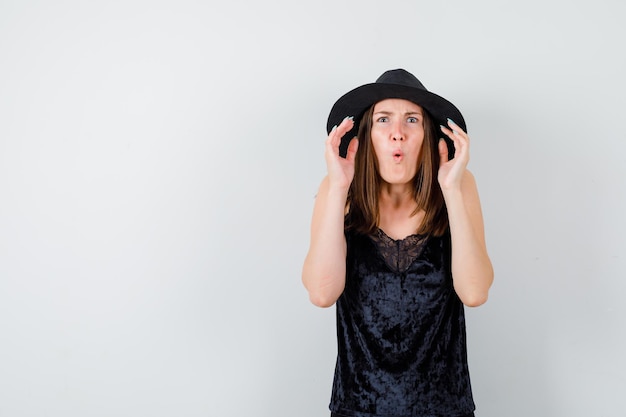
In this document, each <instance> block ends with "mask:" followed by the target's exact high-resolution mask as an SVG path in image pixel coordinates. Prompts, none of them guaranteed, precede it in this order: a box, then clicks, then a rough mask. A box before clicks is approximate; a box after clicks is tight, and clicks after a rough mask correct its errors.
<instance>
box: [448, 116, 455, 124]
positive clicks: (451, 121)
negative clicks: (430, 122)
mask: <svg viewBox="0 0 626 417" xmlns="http://www.w3.org/2000/svg"><path fill="white" fill-rule="evenodd" d="M448 123H452V124H453V125H456V123H454V120H452V119H450V118H449V117H448Z"/></svg>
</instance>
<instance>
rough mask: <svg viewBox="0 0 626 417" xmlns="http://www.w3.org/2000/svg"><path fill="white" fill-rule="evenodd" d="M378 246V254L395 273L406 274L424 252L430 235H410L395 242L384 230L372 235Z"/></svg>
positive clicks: (378, 230)
mask: <svg viewBox="0 0 626 417" xmlns="http://www.w3.org/2000/svg"><path fill="white" fill-rule="evenodd" d="M370 239H372V241H373V242H374V244H376V247H377V248H378V253H380V255H381V256H382V258H383V260H384V261H385V263H386V264H387V266H388V267H389V269H391V270H392V271H394V272H405V271H406V270H407V269H409V266H411V264H412V263H413V261H415V260H416V259H417V258H418V257H419V256H420V255H421V254H422V251H423V250H424V246H425V244H426V241H427V240H428V235H418V234H415V235H409V236H407V237H405V238H404V239H398V240H395V239H393V238H391V237H389V236H388V235H387V234H386V233H385V232H383V230H382V229H380V228H378V229H377V230H376V233H374V234H373V235H370Z"/></svg>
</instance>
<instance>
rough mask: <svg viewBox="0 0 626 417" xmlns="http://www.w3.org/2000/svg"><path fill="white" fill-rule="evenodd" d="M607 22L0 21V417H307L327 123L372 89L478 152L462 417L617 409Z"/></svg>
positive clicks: (115, 16) (326, 319)
mask: <svg viewBox="0 0 626 417" xmlns="http://www.w3.org/2000/svg"><path fill="white" fill-rule="evenodd" d="M624 4H625V3H623V2H621V1H620V0H596V1H581V0H579V1H555V0H542V1H538V0H528V1H524V2H504V1H497V0H491V1H489V0H477V1H461V0H457V1H429V2H425V1H421V2H418V1H370V0H359V1H356V0H354V1H330V0H322V1H310V2H298V1H278V0H268V1H263V2H261V1H258V2H257V1H252V0H248V1H219V2H217V1H215V2H214V1H191V0H182V1H180V0H178V1H147V0H145V1H141V0H124V1H121V0H119V1H98V2H96V1H93V2H87V1H78V0H65V1H64V0H59V1H54V2H45V1H39V2H37V1H18V0H15V1H9V0H1V1H0V416H2V417H5V416H6V417H20V416H71V417H78V416H81V417H82V416H216V417H217V416H237V417H239V416H261V417H264V416H267V417H279V416H284V417H293V416H299V417H317V416H325V415H328V411H327V405H328V400H329V396H330V388H331V381H332V372H333V367H334V358H335V349H336V348H335V336H334V335H335V333H334V331H335V330H334V309H333V308H331V309H325V310H324V309H318V308H316V307H314V306H312V305H311V304H310V303H309V301H308V299H307V295H306V292H305V290H304V288H303V287H302V285H301V283H300V268H301V265H302V260H303V258H304V255H305V253H306V250H307V245H308V230H309V229H308V228H309V220H310V215H311V210H312V206H313V199H314V195H315V193H316V190H317V186H318V184H319V182H320V180H321V178H322V177H323V175H324V172H325V166H324V160H323V142H324V139H325V123H326V117H327V115H328V111H329V110H330V108H331V106H332V104H333V103H334V101H335V100H336V99H337V98H338V97H339V96H340V95H342V94H343V93H345V92H347V91H348V90H350V89H352V88H354V87H356V86H359V85H361V84H364V83H368V82H372V81H374V80H375V79H376V78H377V77H378V76H379V75H380V74H381V73H382V72H384V71H385V70H387V69H392V68H405V69H407V70H409V71H411V72H413V73H414V74H415V75H416V76H417V77H418V78H420V80H421V81H423V83H424V84H425V85H426V87H427V88H429V89H430V90H432V91H434V92H436V93H438V94H440V95H443V96H444V97H446V98H448V99H449V100H451V101H452V102H454V103H455V104H456V105H457V106H458V107H459V108H460V109H461V111H462V112H463V114H464V116H465V118H466V120H467V123H468V129H469V133H470V135H471V138H472V146H473V148H472V161H471V162H470V167H471V169H472V171H473V172H474V174H475V176H476V177H477V180H478V183H479V188H480V192H481V196H482V202H483V211H484V215H485V219H486V227H487V229H486V233H487V239H488V246H489V250H490V254H491V257H492V260H493V263H494V267H495V270H496V282H495V284H494V286H493V289H492V292H491V298H490V300H489V302H488V303H487V304H486V305H485V306H483V307H480V308H478V309H468V311H467V315H468V333H469V355H470V367H471V372H472V378H473V386H474V394H475V400H476V403H477V405H478V411H477V416H482V417H496V416H497V417H499V416H508V417H517V416H520V417H521V416H529V415H531V416H569V417H577V416H581V417H583V416H584V417H587V416H598V417H599V416H623V415H624V410H625V409H626V397H625V396H624V395H623V394H624V392H626V377H625V376H624V375H626V359H625V356H624V352H625V351H626V332H625V328H626V326H625V319H624V316H625V315H626V307H625V304H624V303H623V302H622V299H623V297H624V293H625V292H626V283H625V273H624V270H625V269H626V260H625V257H624V249H625V248H626V244H625V243H626V242H625V239H626V238H625V236H626V228H625V226H626V221H624V213H626V187H625V178H626V157H625V156H624V155H625V152H626V146H625V145H624V143H625V141H626V135H625V133H624V131H625V128H626V126H625V124H626V121H625V119H624V110H625V109H626V99H625V93H626V82H625V81H624V76H625V74H626V54H624V39H626V29H625V27H626V25H624V22H623V20H624V15H625V12H626V7H625V6H624Z"/></svg>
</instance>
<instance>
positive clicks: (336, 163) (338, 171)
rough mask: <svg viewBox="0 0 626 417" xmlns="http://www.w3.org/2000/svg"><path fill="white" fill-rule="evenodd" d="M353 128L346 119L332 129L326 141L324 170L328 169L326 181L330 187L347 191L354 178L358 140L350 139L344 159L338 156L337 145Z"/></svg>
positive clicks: (349, 118)
mask: <svg viewBox="0 0 626 417" xmlns="http://www.w3.org/2000/svg"><path fill="white" fill-rule="evenodd" d="M353 127H354V121H353V120H352V117H346V118H345V119H343V121H342V122H341V123H340V124H339V126H336V127H334V128H333V130H331V131H330V134H329V135H328V139H326V151H325V157H326V168H327V169H328V180H329V182H330V184H329V185H330V186H331V187H338V188H342V189H345V190H347V189H348V188H349V187H350V184H351V183H352V179H353V178H354V159H355V156H356V151H357V149H358V147H359V141H358V139H357V138H356V137H355V138H352V140H350V144H349V145H348V151H347V153H346V157H345V158H343V157H341V156H340V155H339V144H340V143H341V138H342V137H343V135H345V134H346V133H348V132H349V131H350V130H352V128H353Z"/></svg>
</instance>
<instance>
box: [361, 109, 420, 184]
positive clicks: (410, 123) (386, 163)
mask: <svg viewBox="0 0 626 417" xmlns="http://www.w3.org/2000/svg"><path fill="white" fill-rule="evenodd" d="M423 114H424V113H423V110H422V108H421V107H420V106H418V105H417V104H415V103H413V102H410V101H408V100H403V99H396V98H390V99H386V100H383V101H379V102H378V103H376V104H375V105H374V113H373V115H372V132H371V135H372V145H373V147H374V152H375V154H376V159H377V160H378V169H379V173H380V176H381V177H382V179H383V181H385V182H387V183H389V184H407V183H409V182H411V181H412V180H413V178H414V177H415V175H416V174H417V161H418V157H419V153H420V150H421V149H422V142H423V141H424V116H423Z"/></svg>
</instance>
